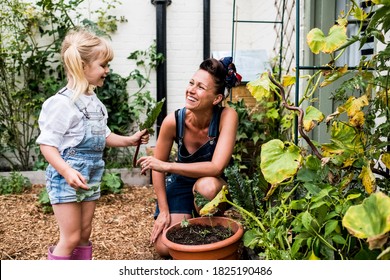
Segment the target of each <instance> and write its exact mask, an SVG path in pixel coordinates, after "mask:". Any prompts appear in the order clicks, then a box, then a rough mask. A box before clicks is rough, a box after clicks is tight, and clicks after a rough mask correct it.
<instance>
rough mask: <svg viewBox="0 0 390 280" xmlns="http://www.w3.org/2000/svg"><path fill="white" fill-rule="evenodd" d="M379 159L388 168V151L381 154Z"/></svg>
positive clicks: (389, 159)
mask: <svg viewBox="0 0 390 280" xmlns="http://www.w3.org/2000/svg"><path fill="white" fill-rule="evenodd" d="M381 161H382V162H383V164H384V165H385V166H386V167H387V168H388V169H390V153H384V154H382V156H381Z"/></svg>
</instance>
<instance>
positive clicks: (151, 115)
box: [133, 98, 165, 166]
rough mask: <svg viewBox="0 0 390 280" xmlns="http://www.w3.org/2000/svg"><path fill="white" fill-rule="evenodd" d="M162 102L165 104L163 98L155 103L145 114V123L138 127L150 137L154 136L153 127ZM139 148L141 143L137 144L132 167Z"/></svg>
mask: <svg viewBox="0 0 390 280" xmlns="http://www.w3.org/2000/svg"><path fill="white" fill-rule="evenodd" d="M164 102H165V98H163V99H162V100H160V101H159V102H157V104H156V105H155V106H154V107H153V108H152V109H151V111H150V112H146V114H147V118H146V120H145V122H143V123H142V124H140V125H139V129H140V130H144V129H147V130H148V132H149V134H150V135H153V134H154V129H153V125H154V123H155V122H156V120H157V117H158V115H160V112H161V109H162V107H163V105H164ZM140 146H141V142H139V143H138V145H137V148H136V150H135V154H134V158H133V166H136V165H137V156H138V152H139V148H140Z"/></svg>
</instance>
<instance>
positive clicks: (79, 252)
mask: <svg viewBox="0 0 390 280" xmlns="http://www.w3.org/2000/svg"><path fill="white" fill-rule="evenodd" d="M71 259H72V260H92V242H91V241H89V244H88V245H86V246H77V247H76V248H75V249H74V250H73V253H72V258H71Z"/></svg>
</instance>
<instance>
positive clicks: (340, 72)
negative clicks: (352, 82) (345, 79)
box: [320, 65, 348, 87]
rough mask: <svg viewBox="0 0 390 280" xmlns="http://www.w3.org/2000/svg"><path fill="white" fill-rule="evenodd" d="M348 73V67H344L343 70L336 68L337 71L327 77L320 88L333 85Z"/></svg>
mask: <svg viewBox="0 0 390 280" xmlns="http://www.w3.org/2000/svg"><path fill="white" fill-rule="evenodd" d="M347 72H348V66H347V65H344V66H343V67H341V68H336V69H335V70H333V71H331V72H329V73H327V74H326V75H325V80H324V81H323V82H322V83H321V85H320V86H321V87H325V86H327V85H329V84H331V83H333V82H334V81H336V80H337V79H339V78H340V77H342V76H344V74H345V73H347Z"/></svg>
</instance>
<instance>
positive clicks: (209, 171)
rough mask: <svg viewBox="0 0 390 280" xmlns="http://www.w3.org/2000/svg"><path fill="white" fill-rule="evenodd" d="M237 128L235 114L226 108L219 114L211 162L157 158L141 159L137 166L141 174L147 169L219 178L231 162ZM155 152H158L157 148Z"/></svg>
mask: <svg viewBox="0 0 390 280" xmlns="http://www.w3.org/2000/svg"><path fill="white" fill-rule="evenodd" d="M173 121H174V119H173ZM237 126H238V115H237V112H236V111H235V110H234V109H232V108H229V107H226V108H225V109H224V110H223V111H222V114H221V120H220V124H219V127H220V133H219V138H218V142H217V146H216V148H215V152H214V155H213V158H212V160H211V161H205V162H194V163H177V162H167V161H161V160H160V159H159V158H157V157H142V158H140V159H139V160H138V162H137V164H141V167H142V172H145V171H146V170H147V169H153V170H154V171H158V172H163V173H164V172H169V173H175V174H179V175H183V176H187V177H192V178H200V177H219V176H220V175H221V174H222V173H223V171H224V169H225V168H226V167H227V166H228V164H229V162H230V160H231V157H232V154H233V150H234V144H235V142H236V134H237ZM175 127H176V126H175ZM171 129H172V128H171ZM174 131H175V130H174ZM159 138H160V137H159ZM156 150H158V148H157V147H156ZM166 152H167V151H165V153H166ZM168 156H169V155H168ZM154 173H155V172H154ZM154 173H153V174H154Z"/></svg>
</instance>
